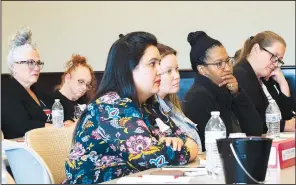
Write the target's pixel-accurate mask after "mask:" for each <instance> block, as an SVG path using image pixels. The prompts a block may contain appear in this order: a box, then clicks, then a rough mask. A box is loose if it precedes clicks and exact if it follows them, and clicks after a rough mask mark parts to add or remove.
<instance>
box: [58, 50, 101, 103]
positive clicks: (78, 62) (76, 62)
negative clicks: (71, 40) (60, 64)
mask: <svg viewBox="0 0 296 185" xmlns="http://www.w3.org/2000/svg"><path fill="white" fill-rule="evenodd" d="M80 66H81V67H86V68H88V69H89V72H90V75H91V83H90V85H91V86H92V89H91V90H90V91H87V92H86V97H87V99H88V100H91V99H92V98H93V96H94V95H95V91H96V88H97V80H96V76H95V74H94V71H93V68H92V67H91V66H90V65H89V64H88V63H87V62H86V58H85V57H84V56H81V55H78V54H73V55H72V58H71V59H70V60H69V61H67V63H66V71H65V72H64V74H63V75H62V77H61V81H62V82H61V84H60V85H57V86H56V87H55V90H58V89H60V88H61V87H62V86H63V85H64V83H65V76H66V75H67V74H70V73H71V72H72V71H74V70H75V69H76V68H78V67H80Z"/></svg>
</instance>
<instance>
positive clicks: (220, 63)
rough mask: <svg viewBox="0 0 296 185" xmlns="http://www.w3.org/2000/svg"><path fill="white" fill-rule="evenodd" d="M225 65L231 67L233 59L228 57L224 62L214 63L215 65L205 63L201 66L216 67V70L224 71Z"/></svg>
mask: <svg viewBox="0 0 296 185" xmlns="http://www.w3.org/2000/svg"><path fill="white" fill-rule="evenodd" d="M226 63H227V64H228V66H232V65H233V63H234V58H233V57H228V58H227V59H226V60H224V61H219V62H215V63H205V64H203V65H206V66H209V65H216V66H217V69H224V68H225V65H226Z"/></svg>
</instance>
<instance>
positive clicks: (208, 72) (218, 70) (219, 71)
mask: <svg viewBox="0 0 296 185" xmlns="http://www.w3.org/2000/svg"><path fill="white" fill-rule="evenodd" d="M188 42H189V43H190V45H191V51H190V61H191V66H192V69H193V70H194V71H195V72H196V77H195V81H194V84H193V85H192V87H191V88H190V89H189V90H188V92H187V93H186V94H185V97H184V101H183V111H184V113H185V115H186V116H187V117H188V118H189V119H191V120H192V121H193V122H194V123H197V128H198V133H199V136H200V138H201V142H202V145H203V150H205V147H204V146H205V145H204V140H205V127H206V125H207V122H208V120H209V119H210V117H211V111H220V117H221V119H222V120H223V122H224V124H225V126H226V133H227V135H228V134H229V133H233V132H244V133H246V135H253V136H260V135H261V134H262V133H263V131H262V126H261V124H262V120H261V118H260V116H259V114H258V112H257V110H256V109H255V107H254V105H253V104H252V102H251V100H250V99H249V98H248V97H247V95H246V93H245V92H244V91H243V89H241V88H239V85H238V83H237V81H236V79H235V77H234V76H233V75H232V58H230V57H229V56H228V54H227V52H226V49H225V48H224V46H223V45H222V44H221V42H219V41H218V40H215V39H213V38H211V37H209V36H208V35H207V34H206V33H205V32H203V31H196V32H191V33H189V34H188Z"/></svg>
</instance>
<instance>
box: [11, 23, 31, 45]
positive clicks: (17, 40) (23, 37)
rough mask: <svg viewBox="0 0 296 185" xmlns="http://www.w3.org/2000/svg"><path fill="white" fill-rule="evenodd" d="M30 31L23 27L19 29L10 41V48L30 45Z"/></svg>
mask: <svg viewBox="0 0 296 185" xmlns="http://www.w3.org/2000/svg"><path fill="white" fill-rule="evenodd" d="M31 42H32V31H31V29H30V28H29V27H27V26H25V27H22V28H21V29H19V30H18V31H17V32H16V34H15V35H14V36H13V38H12V40H11V41H10V47H12V48H14V47H18V46H22V45H25V44H31Z"/></svg>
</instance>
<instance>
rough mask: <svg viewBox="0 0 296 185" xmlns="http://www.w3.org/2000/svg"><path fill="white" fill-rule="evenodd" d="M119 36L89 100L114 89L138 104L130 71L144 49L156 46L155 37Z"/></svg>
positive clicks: (140, 34)
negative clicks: (97, 85)
mask: <svg viewBox="0 0 296 185" xmlns="http://www.w3.org/2000/svg"><path fill="white" fill-rule="evenodd" d="M119 37H120V38H119V39H118V40H117V41H116V42H115V43H114V44H113V45H112V46H111V48H110V50H109V53H108V58H107V63H106V68H105V71H104V75H103V77H102V80H101V83H100V85H99V89H98V91H97V93H96V97H95V98H94V99H93V100H92V101H91V102H93V101H94V100H95V99H97V98H99V97H101V96H103V95H104V94H106V93H108V92H111V91H114V92H117V93H118V94H119V96H120V97H127V98H130V99H131V100H132V101H133V102H135V103H136V104H137V105H139V106H140V103H139V99H138V95H137V90H136V87H135V83H134V80H133V74H132V72H133V70H134V69H135V67H136V66H138V64H139V62H140V60H141V58H142V56H143V55H144V52H145V50H146V49H147V48H148V47H149V46H155V47H156V46H157V39H156V37H155V36H154V35H153V34H151V33H147V32H131V33H128V34H127V35H125V36H124V35H122V34H121V35H120V36H119ZM86 112H87V110H85V111H84V112H83V114H82V115H81V118H83V117H84V116H85V114H86ZM79 122H80V120H79V121H78V123H77V124H76V128H75V131H74V134H76V132H77V128H78V124H79ZM74 137H75V135H74ZM74 137H73V141H74Z"/></svg>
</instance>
